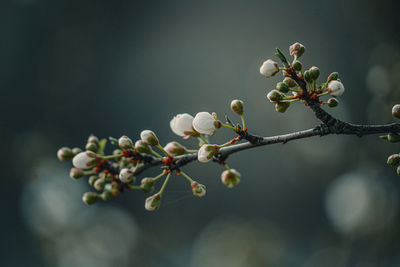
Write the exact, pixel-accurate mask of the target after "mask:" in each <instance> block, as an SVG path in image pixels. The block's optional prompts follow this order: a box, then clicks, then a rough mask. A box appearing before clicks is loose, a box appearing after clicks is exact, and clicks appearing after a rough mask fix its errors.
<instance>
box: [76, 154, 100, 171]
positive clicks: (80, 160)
mask: <svg viewBox="0 0 400 267" xmlns="http://www.w3.org/2000/svg"><path fill="white" fill-rule="evenodd" d="M96 163H97V154H96V153H94V152H92V151H85V152H81V153H79V154H78V155H76V156H75V157H74V158H73V159H72V164H73V165H74V167H75V168H78V169H91V168H93V167H94V166H96Z"/></svg>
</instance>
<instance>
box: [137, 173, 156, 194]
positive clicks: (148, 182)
mask: <svg viewBox="0 0 400 267" xmlns="http://www.w3.org/2000/svg"><path fill="white" fill-rule="evenodd" d="M140 187H141V188H142V191H143V192H144V193H145V194H148V193H151V192H152V191H153V190H154V180H153V178H151V177H146V178H143V179H142V181H141V183H140Z"/></svg>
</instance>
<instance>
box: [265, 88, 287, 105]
mask: <svg viewBox="0 0 400 267" xmlns="http://www.w3.org/2000/svg"><path fill="white" fill-rule="evenodd" d="M283 97H284V95H283V94H282V93H281V92H279V91H278V90H272V91H270V92H269V93H268V95H267V98H268V99H269V101H271V102H277V101H280V100H282V98H283Z"/></svg>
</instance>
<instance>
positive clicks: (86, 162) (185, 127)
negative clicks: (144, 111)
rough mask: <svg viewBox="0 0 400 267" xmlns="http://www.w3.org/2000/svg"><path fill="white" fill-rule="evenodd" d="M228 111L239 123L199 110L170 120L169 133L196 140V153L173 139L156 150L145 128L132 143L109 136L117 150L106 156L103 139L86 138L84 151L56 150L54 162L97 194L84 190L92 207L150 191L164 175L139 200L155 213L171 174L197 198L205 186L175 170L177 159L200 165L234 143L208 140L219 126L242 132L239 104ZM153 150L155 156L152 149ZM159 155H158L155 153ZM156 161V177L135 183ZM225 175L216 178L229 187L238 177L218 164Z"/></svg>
mask: <svg viewBox="0 0 400 267" xmlns="http://www.w3.org/2000/svg"><path fill="white" fill-rule="evenodd" d="M231 109H232V111H234V112H235V113H237V114H238V115H239V116H240V117H241V119H242V125H239V124H238V125H237V126H236V127H235V126H234V125H233V124H232V123H231V122H230V121H229V122H226V124H225V123H222V122H221V121H220V120H219V119H218V117H217V115H216V114H215V113H209V112H205V111H204V112H199V113H197V114H196V115H195V116H194V117H193V116H192V115H190V114H188V113H182V114H178V115H176V116H174V117H173V118H172V120H171V121H170V127H171V130H172V131H173V132H174V133H175V134H176V135H178V136H180V137H183V140H186V139H188V138H191V137H192V138H196V139H197V140H198V141H199V147H198V148H197V149H188V148H186V147H185V146H184V145H182V144H180V143H179V142H177V141H171V142H169V143H167V144H166V145H165V146H161V144H160V141H159V139H158V137H157V136H156V134H155V133H154V132H153V131H151V130H143V131H142V132H141V133H140V139H139V140H137V141H136V142H133V141H132V139H130V138H129V137H128V136H125V135H123V136H121V137H120V138H119V139H115V138H110V141H111V144H113V145H115V146H117V147H118V148H116V149H114V151H113V153H112V154H111V155H105V154H104V151H105V147H106V143H107V140H106V139H102V140H99V139H98V138H97V137H96V136H94V135H91V136H90V137H89V139H88V141H87V144H86V146H85V151H83V150H81V149H79V148H74V149H70V148H68V147H62V148H60V149H59V150H58V152H57V157H58V158H59V160H60V161H66V160H72V164H73V166H74V167H73V168H72V169H71V171H70V176H71V178H73V179H79V178H81V177H85V176H88V182H89V184H90V185H91V186H92V187H93V188H94V189H95V190H96V191H97V192H87V193H85V194H84V195H83V197H82V199H83V201H84V202H85V203H86V204H93V203H95V202H96V201H97V200H100V199H102V200H109V199H110V198H112V197H113V196H117V195H118V194H119V193H122V192H124V191H125V190H134V189H136V190H141V191H143V192H144V193H145V194H150V193H152V192H153V191H154V189H155V186H156V183H157V182H158V181H159V180H161V178H163V177H165V179H164V183H163V184H162V186H161V188H160V189H159V190H158V191H157V193H155V194H152V195H151V196H149V197H148V198H147V199H146V200H145V205H144V206H145V208H146V209H147V210H149V211H153V210H156V209H157V208H158V207H159V206H160V204H161V199H162V195H163V193H164V190H165V187H166V185H167V183H168V181H169V179H170V178H171V175H172V174H173V173H176V174H177V175H182V176H183V177H184V178H185V179H186V180H187V181H188V182H189V185H190V189H191V191H192V193H193V195H194V196H197V197H203V196H205V194H206V186H205V185H203V184H201V183H199V182H197V181H194V180H193V179H192V178H191V177H190V176H189V175H187V174H186V173H185V172H183V170H182V167H181V166H179V156H182V155H185V154H196V155H197V159H198V161H199V162H201V163H207V162H210V161H211V160H212V159H213V158H214V156H215V155H216V154H217V153H218V152H219V150H220V149H221V148H222V147H226V146H230V145H233V144H234V143H235V142H238V141H240V138H239V137H236V138H234V139H232V140H229V141H228V142H227V143H224V144H222V145H218V144H211V143H210V142H209V138H210V137H211V136H213V135H214V134H215V132H216V131H217V130H218V129H220V128H221V127H225V128H229V129H231V130H233V131H234V132H235V134H238V133H240V131H244V130H243V129H245V124H244V123H245V122H244V117H243V101H241V100H233V101H232V102H231ZM157 149H158V150H159V152H157V151H156V150H157ZM160 153H161V154H160ZM155 159H158V160H159V161H161V162H162V163H163V166H162V170H161V173H160V174H159V175H157V176H155V177H143V178H142V179H141V181H140V182H138V183H137V182H136V180H137V176H138V174H140V172H141V171H140V170H141V169H142V168H143V167H145V166H146V165H148V164H151V162H152V161H154V160H155ZM220 163H221V165H223V166H224V168H225V171H223V172H222V174H221V181H222V183H223V184H224V185H225V186H226V187H228V188H232V187H234V186H235V185H237V184H238V183H239V182H240V179H241V175H240V173H239V172H238V171H236V170H235V169H231V168H229V166H228V165H227V164H226V162H220Z"/></svg>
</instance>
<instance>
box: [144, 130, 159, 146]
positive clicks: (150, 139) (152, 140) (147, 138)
mask: <svg viewBox="0 0 400 267" xmlns="http://www.w3.org/2000/svg"><path fill="white" fill-rule="evenodd" d="M140 138H141V139H142V140H143V142H146V143H147V144H149V145H151V146H156V145H158V138H157V136H156V134H155V133H154V132H153V131H150V130H144V131H142V132H141V133H140Z"/></svg>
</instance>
